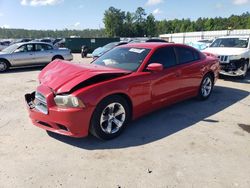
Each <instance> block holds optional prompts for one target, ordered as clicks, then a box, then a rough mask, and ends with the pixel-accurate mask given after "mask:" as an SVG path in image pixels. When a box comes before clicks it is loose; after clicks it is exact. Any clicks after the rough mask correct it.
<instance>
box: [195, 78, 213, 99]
mask: <svg viewBox="0 0 250 188" xmlns="http://www.w3.org/2000/svg"><path fill="white" fill-rule="evenodd" d="M207 81H208V82H207ZM205 82H206V83H207V84H206V83H205ZM205 85H206V86H207V89H205V88H204V87H205ZM209 87H210V90H209V91H208V88H209ZM213 87H214V78H213V76H212V74H206V75H205V76H204V77H203V79H202V81H201V84H200V88H199V94H198V98H199V99H200V100H206V99H208V98H209V97H210V95H211V93H212V91H213ZM204 90H205V91H206V92H205V91H204Z"/></svg>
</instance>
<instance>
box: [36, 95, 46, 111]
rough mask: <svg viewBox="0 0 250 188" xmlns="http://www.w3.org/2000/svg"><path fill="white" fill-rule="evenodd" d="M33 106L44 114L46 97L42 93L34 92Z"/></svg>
mask: <svg viewBox="0 0 250 188" xmlns="http://www.w3.org/2000/svg"><path fill="white" fill-rule="evenodd" d="M35 108H36V109H37V110H38V111H39V112H42V113H44V114H48V106H47V101H46V98H45V96H44V95H43V94H41V93H39V92H36V94H35Z"/></svg>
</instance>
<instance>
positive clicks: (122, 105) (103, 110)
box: [90, 95, 131, 140]
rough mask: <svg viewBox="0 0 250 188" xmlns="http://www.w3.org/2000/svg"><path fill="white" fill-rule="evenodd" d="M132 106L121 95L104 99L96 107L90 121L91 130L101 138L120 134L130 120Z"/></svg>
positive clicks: (105, 138)
mask: <svg viewBox="0 0 250 188" xmlns="http://www.w3.org/2000/svg"><path fill="white" fill-rule="evenodd" d="M130 114H131V113H130V107H129V105H128V102H127V101H126V100H125V99H124V98H123V97H121V96H118V95H114V96H110V97H107V98H105V99H103V100H102V101H101V102H100V103H99V104H98V105H97V107H96V109H95V111H94V113H93V115H92V118H91V122H90V132H91V134H92V135H94V136H95V137H97V138H99V139H101V140H110V139H113V138H115V137H117V136H119V135H120V134H121V133H122V131H123V130H124V129H125V127H126V125H127V123H128V122H129V120H130V117H131V115H130Z"/></svg>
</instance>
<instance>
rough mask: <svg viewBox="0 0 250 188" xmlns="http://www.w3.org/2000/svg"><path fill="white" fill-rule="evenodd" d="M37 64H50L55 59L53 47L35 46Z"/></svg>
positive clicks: (45, 45) (40, 44) (47, 45)
mask: <svg viewBox="0 0 250 188" xmlns="http://www.w3.org/2000/svg"><path fill="white" fill-rule="evenodd" d="M34 55H35V62H36V64H42V63H49V62H51V60H52V58H53V47H52V46H51V45H49V44H42V43H37V44H35V54H34Z"/></svg>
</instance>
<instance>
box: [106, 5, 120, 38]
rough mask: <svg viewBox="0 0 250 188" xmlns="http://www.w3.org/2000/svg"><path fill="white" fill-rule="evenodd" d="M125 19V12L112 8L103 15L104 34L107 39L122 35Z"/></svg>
mask: <svg viewBox="0 0 250 188" xmlns="http://www.w3.org/2000/svg"><path fill="white" fill-rule="evenodd" d="M124 19H125V12H124V11H121V10H120V9H116V8H114V7H110V8H109V9H108V10H106V11H105V13H104V18H103V21H104V25H105V32H106V34H107V36H109V37H117V36H120V35H121V33H122V28H123V24H124Z"/></svg>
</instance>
